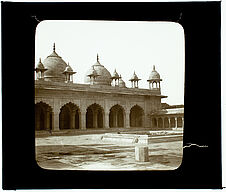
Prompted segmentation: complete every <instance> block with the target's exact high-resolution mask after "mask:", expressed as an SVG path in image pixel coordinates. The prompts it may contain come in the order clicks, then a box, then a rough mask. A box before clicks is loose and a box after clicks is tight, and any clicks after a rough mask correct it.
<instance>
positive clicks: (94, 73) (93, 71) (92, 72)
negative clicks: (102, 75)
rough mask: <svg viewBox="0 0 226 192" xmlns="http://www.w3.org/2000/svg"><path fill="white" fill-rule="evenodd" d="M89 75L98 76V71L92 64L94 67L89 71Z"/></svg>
mask: <svg viewBox="0 0 226 192" xmlns="http://www.w3.org/2000/svg"><path fill="white" fill-rule="evenodd" d="M87 74H88V75H87V76H89V77H97V76H98V75H97V71H96V70H95V69H94V65H93V66H92V68H91V69H90V70H89V71H88V72H87Z"/></svg>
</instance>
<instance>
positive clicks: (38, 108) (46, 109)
mask: <svg viewBox="0 0 226 192" xmlns="http://www.w3.org/2000/svg"><path fill="white" fill-rule="evenodd" d="M52 112H53V110H52V107H51V106H50V105H48V104H46V103H44V102H42V101H40V102H38V103H36V104H35V130H51V129H52V118H53V117H52Z"/></svg>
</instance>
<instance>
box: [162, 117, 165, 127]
mask: <svg viewBox="0 0 226 192" xmlns="http://www.w3.org/2000/svg"><path fill="white" fill-rule="evenodd" d="M162 128H165V121H164V117H162Z"/></svg>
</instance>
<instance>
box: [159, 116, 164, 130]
mask: <svg viewBox="0 0 226 192" xmlns="http://www.w3.org/2000/svg"><path fill="white" fill-rule="evenodd" d="M158 128H163V121H162V118H158Z"/></svg>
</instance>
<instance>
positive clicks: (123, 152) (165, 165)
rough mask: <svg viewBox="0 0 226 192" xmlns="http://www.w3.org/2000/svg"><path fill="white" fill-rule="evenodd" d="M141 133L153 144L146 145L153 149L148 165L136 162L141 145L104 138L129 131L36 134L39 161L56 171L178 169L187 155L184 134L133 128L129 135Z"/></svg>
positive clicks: (104, 130) (91, 130)
mask: <svg viewBox="0 0 226 192" xmlns="http://www.w3.org/2000/svg"><path fill="white" fill-rule="evenodd" d="M141 130H142V131H148V132H149V133H150V135H151V142H150V143H149V144H146V145H145V146H147V147H148V150H149V161H148V162H140V161H136V160H135V146H137V145H138V144H137V143H129V142H116V141H109V140H108V141H105V140H102V139H101V138H102V136H103V135H104V134H105V133H106V132H108V133H119V132H121V133H122V132H125V129H119V128H118V129H116V128H115V129H88V130H64V131H59V132H52V133H50V132H48V131H39V132H36V140H35V142H36V161H37V163H38V165H39V166H40V167H41V168H44V169H53V170H111V171H112V170H116V171H117V170H174V169H177V168H178V167H179V166H180V164H181V162H182V156H183V131H182V130H162V131H161V130H158V131H150V130H147V129H141V128H139V129H136V128H133V129H129V130H127V132H128V131H129V132H136V131H137V132H139V131H141ZM139 146H140V145H139Z"/></svg>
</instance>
